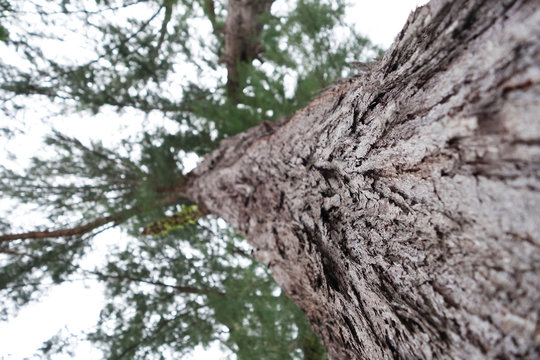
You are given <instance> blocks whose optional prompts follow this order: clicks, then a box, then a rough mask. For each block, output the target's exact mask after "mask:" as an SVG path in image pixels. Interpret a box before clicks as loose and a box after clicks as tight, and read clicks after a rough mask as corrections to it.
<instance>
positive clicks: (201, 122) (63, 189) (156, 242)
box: [0, 0, 380, 359]
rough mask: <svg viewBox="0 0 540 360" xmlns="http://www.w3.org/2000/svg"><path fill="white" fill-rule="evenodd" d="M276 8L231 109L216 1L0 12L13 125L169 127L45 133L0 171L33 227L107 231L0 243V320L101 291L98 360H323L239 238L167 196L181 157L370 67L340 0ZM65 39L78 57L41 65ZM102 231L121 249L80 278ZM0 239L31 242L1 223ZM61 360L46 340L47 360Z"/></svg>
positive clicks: (8, 5) (110, 2) (4, 96)
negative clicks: (86, 139)
mask: <svg viewBox="0 0 540 360" xmlns="http://www.w3.org/2000/svg"><path fill="white" fill-rule="evenodd" d="M287 5H288V7H287V8H286V9H283V10H281V11H280V12H279V13H272V14H267V15H264V16H262V17H261V21H262V24H263V32H262V34H261V40H260V41H261V46H262V47H263V48H264V49H265V51H264V52H263V54H262V58H263V59H262V60H263V61H259V60H255V61H250V62H241V63H239V64H238V72H239V86H240V88H241V89H242V92H241V94H240V96H238V97H235V98H234V99H231V98H230V97H228V96H226V79H225V76H224V67H223V66H222V65H220V64H218V59H219V57H220V56H221V54H222V53H223V50H224V41H225V40H224V32H223V29H224V24H225V20H226V1H224V0H223V1H210V0H145V1H137V0H134V1H130V2H126V1H120V0H85V1H76V2H75V1H58V2H55V1H45V0H43V1H42V0H36V1H32V2H30V1H20V2H8V1H5V0H0V21H1V25H0V40H2V41H6V40H8V41H7V42H6V46H7V49H8V50H10V51H11V52H10V56H11V57H12V58H13V59H16V61H9V62H7V61H4V60H0V101H2V104H3V107H2V110H3V112H4V113H5V114H7V115H8V116H11V117H17V115H18V114H20V113H21V111H24V110H25V109H28V108H31V107H32V106H34V104H35V101H44V100H46V101H48V102H50V104H51V106H53V107H54V108H55V109H57V110H58V111H61V112H62V113H69V112H72V111H79V112H82V113H83V114H86V115H87V116H88V117H89V121H91V117H92V116H93V115H95V114H98V113H100V112H101V111H103V110H110V109H115V110H117V111H118V114H119V116H121V115H122V113H124V112H127V111H128V110H129V111H137V112H141V113H144V114H147V115H149V114H151V113H159V114H160V116H161V117H165V118H167V119H168V120H169V121H170V122H173V123H175V125H176V129H177V130H170V129H165V128H153V129H151V130H147V131H146V132H144V133H141V134H139V135H138V136H137V137H136V138H133V139H124V140H123V141H121V143H120V145H119V146H118V147H117V148H114V149H113V148H108V147H106V146H104V145H103V143H101V142H99V141H94V142H90V143H88V144H85V143H83V142H81V141H79V140H77V139H75V138H72V137H69V136H66V135H63V134H61V133H59V132H52V134H50V135H48V136H47V137H46V138H45V145H46V147H47V149H48V150H47V151H46V152H44V154H46V155H42V156H34V157H33V158H32V159H31V162H30V165H29V166H28V167H27V168H26V169H24V171H20V170H14V169H12V168H8V167H6V166H1V165H0V196H2V197H3V198H12V199H17V201H18V202H19V204H27V205H31V206H33V207H34V208H35V210H36V211H38V212H39V213H41V214H46V218H45V219H44V222H43V224H41V225H42V226H41V227H40V229H41V230H47V229H50V228H73V227H80V226H84V225H85V224H89V223H92V222H99V221H100V220H102V219H104V218H110V219H112V220H110V221H108V222H105V223H103V224H102V225H99V226H94V227H90V228H89V229H88V231H86V232H83V233H81V234H76V235H73V236H69V237H68V236H66V237H64V238H43V239H35V240H31V239H27V240H16V241H11V242H0V256H2V257H1V258H0V261H1V263H0V265H1V267H0V294H1V295H0V296H2V299H3V300H4V302H3V305H1V306H0V311H2V313H1V315H3V317H4V318H7V316H8V315H10V314H12V313H13V311H15V310H17V309H18V308H20V306H23V305H24V304H27V303H28V302H29V301H32V300H35V299H38V298H39V296H40V295H41V294H42V293H43V292H44V291H46V290H47V289H48V288H50V286H51V285H54V284H58V283H62V282H64V281H74V279H77V278H78V279H80V278H81V277H82V278H85V277H88V278H93V279H98V280H100V281H101V282H102V283H103V284H105V285H106V287H107V301H108V303H107V305H106V307H105V308H104V309H103V311H102V315H101V320H100V323H99V324H98V327H97V329H96V330H95V331H94V332H93V333H92V334H90V335H89V336H90V339H91V340H92V341H94V342H96V343H97V344H99V345H100V346H101V347H102V349H103V351H104V354H105V356H106V358H109V359H116V358H122V357H123V358H133V359H152V358H156V359H159V358H166V357H167V356H168V357H167V358H179V357H181V356H182V355H183V354H185V353H187V352H189V351H191V350H192V349H193V348H194V347H195V346H197V345H203V346H206V345H208V344H210V343H211V342H213V341H219V342H221V344H222V345H223V346H225V347H227V348H228V349H229V350H231V351H232V352H233V353H234V354H235V355H236V357H237V358H238V359H300V358H304V359H325V358H326V355H325V352H324V349H323V347H322V345H321V344H320V342H319V341H318V339H317V338H316V336H315V335H314V334H313V333H312V332H311V330H310V329H309V326H308V324H307V322H306V319H305V317H304V315H303V314H302V313H301V311H300V310H299V309H298V308H297V307H296V305H294V304H293V303H292V302H291V301H290V300H289V299H288V298H287V297H286V296H285V295H284V294H282V293H280V291H279V289H278V288H277V285H276V284H275V283H274V282H273V281H272V280H271V277H270V276H269V274H268V272H267V270H266V269H264V268H263V267H262V266H261V265H260V264H258V263H256V262H255V261H254V260H253V259H252V258H251V257H249V255H248V253H249V250H248V248H249V247H248V246H247V245H246V243H245V241H244V240H243V239H241V238H239V237H238V236H236V235H234V234H233V233H231V232H230V230H228V229H227V228H224V226H222V225H220V226H218V223H219V222H218V220H216V219H199V217H200V213H199V210H198V208H197V206H196V205H194V204H192V203H190V202H189V201H187V200H186V199H183V198H181V197H179V196H177V195H176V190H175V189H177V187H178V184H181V183H182V180H183V179H184V177H185V170H184V167H185V165H184V159H185V155H186V154H196V155H199V156H202V155H205V154H207V153H209V152H211V151H212V150H213V149H215V147H216V146H217V145H218V144H219V142H220V141H221V140H222V139H224V138H226V137H228V136H231V135H233V134H236V133H239V132H242V131H244V130H246V129H247V128H249V127H251V126H254V125H257V124H259V123H260V122H261V121H262V120H277V119H279V118H281V117H283V116H289V115H291V114H293V113H294V112H295V111H296V110H297V109H299V108H301V107H303V106H305V105H306V104H307V103H308V102H309V101H310V99H312V97H313V96H314V95H315V94H316V92H317V90H320V89H321V88H324V87H325V86H327V85H329V84H330V83H332V82H333V81H335V80H336V79H338V78H340V77H343V76H347V75H350V71H351V69H350V67H349V62H351V61H354V60H365V59H366V58H368V57H373V56H377V55H380V50H379V49H377V48H375V47H373V46H372V45H370V43H369V41H368V40H367V39H365V38H363V37H360V36H358V34H356V33H355V32H354V31H353V30H351V28H350V27H349V26H347V25H346V24H344V23H343V17H344V13H345V9H346V7H345V2H344V1H342V0H297V1H295V2H291V3H288V4H287ZM28 9H30V10H31V11H28ZM25 14H26V15H25ZM28 14H34V15H35V16H34V15H33V16H30V15H28ZM8 15H9V16H8ZM12 15H17V16H12ZM36 17H37V18H38V19H39V21H36ZM7 29H9V39H8V33H7ZM70 29H71V30H73V29H76V31H71V32H70V31H69V30H70ZM81 29H83V31H82V32H81ZM338 30H339V33H340V34H348V36H346V37H344V36H342V35H339V36H338V35H337V33H336V32H337V31H338ZM73 33H76V34H77V36H79V38H78V41H79V42H80V44H81V49H83V48H84V49H83V50H84V51H82V50H81V54H80V55H79V54H78V53H76V54H71V55H72V56H71V57H66V56H57V55H56V54H51V51H49V50H48V48H47V46H51V43H54V44H56V45H57V46H58V44H62V46H63V44H64V43H63V41H64V37H67V36H68V35H70V34H71V35H73ZM55 41H56V42H55ZM44 44H47V45H44ZM53 47H54V46H53ZM57 49H61V47H59V48H57ZM88 54H90V55H88ZM6 58H7V57H6ZM44 112H46V111H45V110H44ZM46 115H47V114H44V116H46ZM3 130H4V132H6V133H13V131H12V129H9V128H5V129H3ZM171 213H172V214H173V215H172V216H167V215H168V214H171ZM152 224H153V225H152ZM113 226H122V228H123V229H124V230H126V231H127V233H128V234H129V235H130V241H129V242H128V243H127V244H123V245H120V244H118V245H117V246H116V247H114V248H111V249H110V251H109V252H108V255H107V256H108V258H107V261H106V263H105V264H102V265H97V264H96V265H95V267H94V268H91V269H89V268H88V267H85V265H84V264H85V263H84V258H85V256H86V255H87V254H89V253H90V252H91V250H92V238H93V236H95V235H96V234H97V233H99V232H101V231H104V230H106V229H107V227H113ZM0 229H1V230H2V233H8V232H16V231H24V230H28V228H24V229H21V228H17V227H13V226H11V224H9V223H7V222H4V221H2V222H1V223H0ZM143 229H146V231H145V232H146V233H147V234H152V235H154V236H142V235H141V230H143ZM66 348H67V346H66V341H65V339H63V338H62V337H55V338H54V339H51V340H50V341H49V342H47V343H46V344H44V348H43V351H44V353H46V354H47V356H50V355H51V354H52V353H54V352H55V351H63V350H65V349H66ZM163 354H170V356H169V355H167V356H165V355H163Z"/></svg>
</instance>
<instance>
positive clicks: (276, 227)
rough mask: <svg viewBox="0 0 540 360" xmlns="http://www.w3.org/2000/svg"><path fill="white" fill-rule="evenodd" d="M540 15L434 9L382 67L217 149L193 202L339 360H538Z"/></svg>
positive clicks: (194, 187) (423, 11) (512, 5)
mask: <svg viewBox="0 0 540 360" xmlns="http://www.w3.org/2000/svg"><path fill="white" fill-rule="evenodd" d="M538 39H540V11H539V3H538V2H537V1H533V0H529V1H487V0H484V1H480V0H474V1H472V0H470V1H465V0H461V1H455V0H444V1H443V0H437V1H432V2H431V3H430V4H428V5H426V6H424V7H422V8H420V9H418V10H417V11H415V12H414V13H413V14H412V15H411V16H410V17H409V20H408V22H407V24H406V26H405V29H404V30H403V31H402V32H401V33H400V34H399V36H398V37H397V39H396V42H395V43H394V45H393V46H392V47H391V48H390V50H389V51H388V52H387V53H386V55H385V56H384V58H383V59H382V61H380V62H379V63H378V64H376V65H375V66H374V68H373V69H372V70H370V71H369V72H368V73H366V74H364V75H363V76H360V77H356V78H352V79H349V80H346V81H342V82H340V83H339V84H336V85H335V86H333V87H331V88H330V89H328V90H327V91H325V92H324V93H323V94H321V95H320V96H319V97H317V98H316V99H315V100H314V101H313V102H312V103H311V104H310V105H309V106H308V107H307V108H305V109H303V110H301V111H299V112H298V113H297V114H296V115H295V116H294V117H293V118H292V119H290V120H289V121H287V122H285V123H283V124H278V126H276V127H272V126H270V125H269V124H263V125H261V126H259V127H256V128H253V129H251V130H249V131H247V132H245V133H243V134H240V135H238V136H236V137H232V138H229V139H227V140H226V141H224V142H223V143H222V145H221V147H220V148H219V149H218V150H216V152H214V153H213V154H212V155H211V156H209V157H208V158H207V159H206V160H205V161H204V162H203V163H202V164H201V165H200V166H199V167H198V168H197V169H196V170H195V171H194V174H193V176H194V177H193V178H192V182H191V183H190V191H188V193H189V194H191V196H192V197H193V198H194V200H196V201H198V202H199V203H200V204H201V206H203V207H204V208H205V209H207V210H208V211H210V212H212V213H214V214H217V215H220V216H222V217H223V218H224V219H226V220H227V221H228V222H229V223H230V224H231V225H232V226H234V227H236V229H237V230H238V231H239V232H241V233H243V234H244V235H245V236H246V237H247V238H248V239H249V240H250V242H251V244H252V245H253V246H254V247H255V248H256V251H255V256H256V258H257V259H259V260H261V261H262V262H263V263H265V264H266V265H268V266H269V267H270V269H271V270H272V274H273V276H274V277H275V279H276V280H277V281H278V283H279V284H280V285H281V286H282V287H283V289H284V290H285V291H286V292H287V294H289V295H290V296H291V297H292V299H293V300H294V301H295V302H297V303H298V304H299V305H300V307H301V308H302V309H303V310H304V311H305V312H306V314H307V316H308V319H309V321H310V323H311V324H312V327H313V329H314V330H315V331H316V332H317V333H318V334H319V335H320V336H321V337H322V339H323V342H324V343H325V345H326V346H327V348H328V351H329V354H330V356H331V357H332V358H333V359H389V358H408V359H418V358H425V359H430V358H456V359H474V358H497V357H498V358H528V359H533V358H538V357H539V356H540V315H539V314H540V271H539V267H540V221H539V220H538V219H540V192H539V188H540V181H539V180H540V121H539V116H540V115H539V114H540V100H539V99H540V44H539V41H538Z"/></svg>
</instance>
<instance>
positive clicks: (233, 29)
mask: <svg viewBox="0 0 540 360" xmlns="http://www.w3.org/2000/svg"><path fill="white" fill-rule="evenodd" d="M273 2H274V0H229V1H228V3H227V20H226V23H225V50H224V52H223V55H222V56H221V58H220V62H224V63H226V65H227V94H228V96H229V97H231V98H232V99H235V100H236V101H238V100H239V94H238V93H239V92H241V91H242V89H241V87H240V83H239V81H240V74H239V71H238V66H239V65H240V63H246V64H247V63H251V61H253V60H254V59H258V58H259V55H260V54H261V53H262V52H263V51H264V49H263V47H262V45H261V43H260V36H261V31H262V28H263V24H262V22H261V19H260V17H261V16H262V15H264V14H269V13H270V7H271V6H272V3H273Z"/></svg>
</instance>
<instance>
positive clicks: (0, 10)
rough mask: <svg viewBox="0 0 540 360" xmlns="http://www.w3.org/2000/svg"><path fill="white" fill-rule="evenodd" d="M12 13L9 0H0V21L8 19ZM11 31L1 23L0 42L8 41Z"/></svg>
mask: <svg viewBox="0 0 540 360" xmlns="http://www.w3.org/2000/svg"><path fill="white" fill-rule="evenodd" d="M10 11H12V8H11V5H10V4H9V1H7V0H0V21H2V19H3V18H5V17H6V14H7V13H8V12H10ZM8 39H9V31H8V29H6V28H5V27H4V26H3V25H2V24H1V23H0V41H8Z"/></svg>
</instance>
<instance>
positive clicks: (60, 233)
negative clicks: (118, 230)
mask: <svg viewBox="0 0 540 360" xmlns="http://www.w3.org/2000/svg"><path fill="white" fill-rule="evenodd" d="M133 210H134V209H132V210H128V211H122V212H119V213H117V214H114V215H110V216H106V217H103V218H100V219H97V220H94V221H91V222H89V223H86V224H83V225H79V226H75V227H72V228H68V229H60V230H52V231H49V230H45V231H30V232H26V233H19V234H6V235H0V243H1V242H6V241H13V240H26V239H44V238H59V237H71V236H77V235H83V234H86V233H88V232H90V231H92V230H94V229H96V228H98V227H100V226H103V225H106V224H108V223H111V222H116V223H120V222H122V221H123V220H125V219H127V218H128V217H129V215H132V214H130V213H132V212H133Z"/></svg>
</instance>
